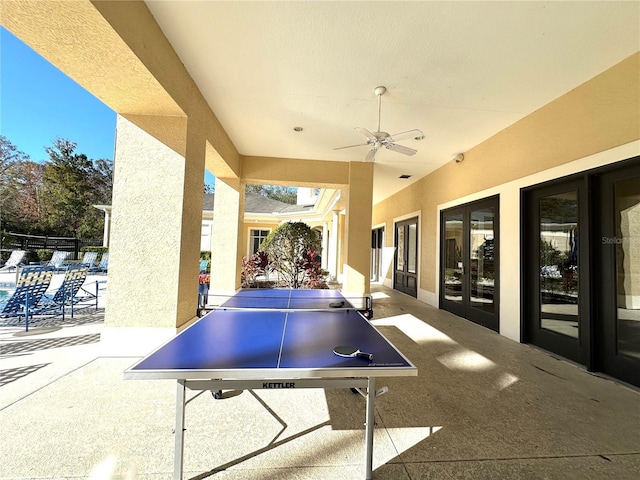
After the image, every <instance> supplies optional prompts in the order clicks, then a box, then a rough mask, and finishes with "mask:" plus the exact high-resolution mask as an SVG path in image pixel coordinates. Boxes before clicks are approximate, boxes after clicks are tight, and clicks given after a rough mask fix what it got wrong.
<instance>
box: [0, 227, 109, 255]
mask: <svg viewBox="0 0 640 480" xmlns="http://www.w3.org/2000/svg"><path fill="white" fill-rule="evenodd" d="M99 246H102V239H101V238H91V239H85V238H73V237H50V236H41V235H26V234H23V233H11V232H5V233H4V234H3V238H2V250H3V251H7V250H26V251H36V250H44V249H46V250H62V251H64V252H72V254H73V256H70V259H71V260H75V259H78V258H79V255H80V249H81V248H82V247H99Z"/></svg>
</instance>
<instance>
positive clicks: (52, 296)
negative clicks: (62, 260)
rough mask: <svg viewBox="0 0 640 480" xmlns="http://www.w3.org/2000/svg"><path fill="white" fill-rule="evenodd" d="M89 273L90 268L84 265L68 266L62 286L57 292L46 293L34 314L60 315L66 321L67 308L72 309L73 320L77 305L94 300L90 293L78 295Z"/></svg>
mask: <svg viewBox="0 0 640 480" xmlns="http://www.w3.org/2000/svg"><path fill="white" fill-rule="evenodd" d="M87 273H89V268H88V267H86V266H84V265H80V264H75V265H69V266H67V267H66V272H65V274H64V279H63V280H62V284H60V286H59V287H58V288H57V289H56V290H55V291H52V292H46V293H45V294H44V295H42V298H41V299H40V302H39V303H38V304H37V305H36V306H34V313H35V314H47V313H51V314H58V313H60V314H62V318H63V319H64V317H65V311H66V308H67V307H71V318H73V307H74V306H75V305H77V304H78V303H80V302H82V301H84V300H88V299H93V297H92V296H91V295H90V293H89V292H85V294H83V295H78V293H79V292H80V289H81V288H82V285H84V282H85V280H86V279H87Z"/></svg>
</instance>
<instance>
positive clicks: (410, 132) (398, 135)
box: [391, 128, 424, 142]
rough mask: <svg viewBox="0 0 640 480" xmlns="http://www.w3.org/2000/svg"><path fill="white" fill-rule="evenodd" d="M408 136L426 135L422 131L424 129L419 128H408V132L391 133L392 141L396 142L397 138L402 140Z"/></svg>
mask: <svg viewBox="0 0 640 480" xmlns="http://www.w3.org/2000/svg"><path fill="white" fill-rule="evenodd" d="M408 137H413V138H416V137H424V133H422V130H418V129H417V128H415V129H413V130H407V131H406V132H400V133H394V134H393V135H391V141H392V142H395V141H396V140H401V139H403V138H408Z"/></svg>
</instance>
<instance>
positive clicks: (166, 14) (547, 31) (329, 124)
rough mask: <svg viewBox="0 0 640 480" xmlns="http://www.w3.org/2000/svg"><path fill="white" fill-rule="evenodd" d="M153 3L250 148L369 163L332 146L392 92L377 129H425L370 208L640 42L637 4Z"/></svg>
mask: <svg viewBox="0 0 640 480" xmlns="http://www.w3.org/2000/svg"><path fill="white" fill-rule="evenodd" d="M146 4H147V6H148V8H149V10H150V11H151V13H152V15H153V16H154V18H155V19H156V21H157V22H158V24H159V25H160V27H161V29H162V30H163V32H164V34H165V35H166V37H167V38H168V40H169V42H170V43H171V45H172V46H173V48H174V49H175V51H176V52H177V54H178V55H179V57H180V59H181V61H182V62H183V63H184V65H185V67H186V69H187V70H188V72H189V73H190V75H191V76H192V77H193V79H194V80H195V82H196V84H197V85H198V87H199V89H200V90H201V92H202V94H203V95H204V98H205V99H206V101H207V102H208V103H209V105H210V106H211V108H212V110H213V111H214V112H215V114H216V115H217V117H218V118H219V120H220V122H221V123H222V126H223V127H224V129H225V130H226V132H227V133H228V135H229V136H230V138H231V140H232V141H233V143H234V144H235V146H236V147H237V149H238V151H239V152H240V153H241V154H242V155H247V156H267V157H284V158H300V159H315V160H337V161H358V160H364V158H365V155H366V154H367V152H368V149H369V147H366V146H360V147H355V148H349V149H343V150H334V148H336V147H341V146H345V145H354V144H361V143H364V142H365V141H366V138H365V137H364V136H363V135H362V134H361V133H360V132H358V131H356V130H355V129H354V127H364V128H366V129H368V130H370V131H372V132H374V131H376V130H377V120H378V119H377V115H378V111H377V109H378V106H377V97H376V96H375V95H374V88H375V87H377V86H379V85H383V86H385V87H387V92H386V93H385V94H384V95H383V97H382V118H381V125H380V129H381V130H382V131H386V132H388V133H390V134H394V133H397V132H403V131H406V130H411V129H420V130H422V131H423V132H424V135H425V138H424V140H415V139H414V138H413V137H409V138H408V139H405V140H402V141H399V142H398V143H400V144H401V145H404V146H407V147H410V148H414V149H416V150H418V153H417V154H416V155H414V156H405V155H402V154H400V153H397V152H394V151H390V150H385V149H382V150H381V151H379V152H378V154H377V156H376V160H375V178H374V198H373V202H374V204H375V203H378V202H380V201H381V200H383V199H385V198H387V197H389V196H390V195H392V194H393V193H395V192H397V191H398V190H400V189H402V188H404V187H406V186H408V185H409V184H410V183H412V182H414V181H416V180H418V179H419V178H421V177H423V176H425V175H427V174H428V173H430V172H431V171H433V170H435V169H437V168H438V167H440V166H441V165H443V164H444V163H446V162H450V161H452V160H453V159H454V157H455V156H456V155H457V154H458V153H460V152H465V151H468V150H469V149H471V148H473V147H474V146H476V145H478V144H479V143H481V142H483V141H484V140H486V139H487V138H489V137H491V136H492V135H494V134H496V133H497V132H499V131H500V130H503V129H504V128H506V127H508V126H509V125H511V124H513V123H514V122H517V121H518V120H520V119H522V118H523V117H525V116H526V115H528V114H530V113H531V112H533V111H535V110H537V109H539V108H540V107H542V106H543V105H545V104H547V103H549V102H550V101H552V100H554V99H555V98H557V97H559V96H561V95H563V94H565V93H567V92H568V91H570V90H572V89H574V88H576V87H577V86H579V85H581V84H582V83H584V82H585V81H587V80H589V79H590V78H592V77H594V76H596V75H598V74H599V73H600V72H602V71H604V70H606V69H607V68H609V67H611V66H613V65H614V64H616V63H618V62H620V61H621V60H623V59H624V58H626V57H627V56H629V55H631V54H633V53H634V52H636V51H638V50H639V49H640V35H639V27H638V17H639V13H638V12H639V8H638V3H637V2H615V1H614V2H609V1H608V2H598V1H596V2H591V1H589V2H541V1H533V2H415V1H407V2H405V1H393V2H392V1H390V2H373V1H360V2H324V1H323V2H284V1H263V2H240V1H208V2H185V1H163V2H160V1H147V2H146ZM295 127H302V129H303V130H302V131H300V132H298V131H295V130H294V129H295ZM499 160H500V159H496V161H497V162H499ZM403 174H405V175H410V178H409V179H400V178H399V177H400V176H401V175H403ZM487 174H491V172H487Z"/></svg>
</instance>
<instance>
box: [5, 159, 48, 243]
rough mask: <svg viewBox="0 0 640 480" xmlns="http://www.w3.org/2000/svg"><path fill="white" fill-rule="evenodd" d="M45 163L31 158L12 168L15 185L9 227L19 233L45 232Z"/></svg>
mask: <svg viewBox="0 0 640 480" xmlns="http://www.w3.org/2000/svg"><path fill="white" fill-rule="evenodd" d="M45 168H46V167H45V165H44V164H42V163H37V162H32V161H31V160H28V161H23V162H20V163H19V164H17V165H16V166H15V169H14V173H15V176H14V181H15V184H16V185H17V192H16V194H15V203H14V204H13V205H11V209H10V211H11V218H10V224H9V225H10V227H11V229H12V230H14V231H16V232H20V233H31V234H46V233H48V231H47V227H46V218H47V210H46V206H45V202H44V200H43V196H44V195H43V189H42V184H43V178H44V171H45Z"/></svg>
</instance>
